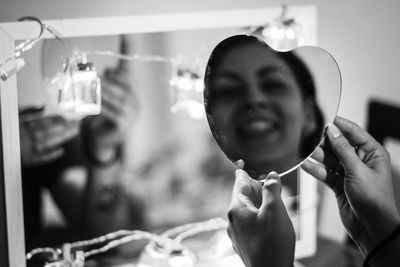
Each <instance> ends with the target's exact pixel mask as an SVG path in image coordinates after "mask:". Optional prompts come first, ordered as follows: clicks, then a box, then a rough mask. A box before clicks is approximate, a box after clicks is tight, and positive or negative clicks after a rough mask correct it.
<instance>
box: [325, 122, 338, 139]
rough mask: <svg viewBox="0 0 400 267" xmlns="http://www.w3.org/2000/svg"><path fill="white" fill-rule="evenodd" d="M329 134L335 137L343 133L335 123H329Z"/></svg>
mask: <svg viewBox="0 0 400 267" xmlns="http://www.w3.org/2000/svg"><path fill="white" fill-rule="evenodd" d="M328 134H329V135H330V136H331V137H333V138H338V137H339V136H340V135H341V133H340V130H339V129H338V128H337V127H336V126H335V125H334V124H329V125H328Z"/></svg>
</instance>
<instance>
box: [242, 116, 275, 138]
mask: <svg viewBox="0 0 400 267" xmlns="http://www.w3.org/2000/svg"><path fill="white" fill-rule="evenodd" d="M276 129H277V124H276V123H275V122H274V121H273V120H270V119H266V118H248V119H247V120H245V121H244V122H242V123H240V125H239V127H238V133H239V136H242V137H246V138H247V137H253V138H254V137H261V136H262V137H267V136H268V135H270V134H272V133H273V132H274V131H275V130H276Z"/></svg>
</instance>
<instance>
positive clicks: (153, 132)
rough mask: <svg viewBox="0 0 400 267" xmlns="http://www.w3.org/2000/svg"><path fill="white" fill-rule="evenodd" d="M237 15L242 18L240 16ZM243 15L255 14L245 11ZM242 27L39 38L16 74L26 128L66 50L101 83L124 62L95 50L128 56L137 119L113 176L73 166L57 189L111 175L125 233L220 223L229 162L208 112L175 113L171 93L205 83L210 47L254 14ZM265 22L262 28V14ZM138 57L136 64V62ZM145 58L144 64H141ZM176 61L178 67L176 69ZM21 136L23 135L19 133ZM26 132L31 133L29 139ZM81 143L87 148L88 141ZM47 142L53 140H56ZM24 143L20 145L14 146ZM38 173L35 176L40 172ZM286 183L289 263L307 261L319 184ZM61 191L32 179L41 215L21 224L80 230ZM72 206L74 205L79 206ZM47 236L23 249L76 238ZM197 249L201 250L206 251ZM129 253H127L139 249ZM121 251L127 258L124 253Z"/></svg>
mask: <svg viewBox="0 0 400 267" xmlns="http://www.w3.org/2000/svg"><path fill="white" fill-rule="evenodd" d="M266 10H268V9H266ZM271 10H272V11H271ZM271 10H270V11H269V12H272V13H270V14H271V15H270V16H271V19H273V18H275V17H276V16H279V14H280V9H279V8H273V9H271ZM289 10H292V12H293V13H292V15H293V16H294V17H296V18H298V19H299V21H300V22H303V24H304V26H303V28H302V30H303V31H304V36H306V39H307V41H306V43H307V44H309V45H316V39H317V38H316V11H315V9H314V8H313V7H296V8H294V9H289ZM258 11H259V10H258ZM258 11H257V12H258ZM242 12H243V14H246V11H245V10H244V11H242ZM247 12H249V14H252V13H251V11H250V10H249V11H247ZM205 18H206V17H205ZM242 19H243V21H242V23H241V25H236V24H233V25H231V26H229V25H221V26H220V27H218V26H213V27H210V26H207V23H204V27H201V26H200V25H201V23H199V26H198V27H197V28H196V27H192V29H190V27H189V29H185V27H184V26H181V28H180V27H178V26H176V28H173V27H172V30H169V29H164V28H163V27H161V26H160V30H159V31H157V30H149V32H138V33H132V32H134V31H127V32H121V30H118V31H116V32H115V33H114V34H112V33H111V31H109V30H107V34H102V33H99V34H98V36H93V34H90V33H87V34H81V33H82V32H84V30H82V29H76V31H79V32H81V33H80V34H77V35H74V29H69V30H68V34H67V36H66V37H65V39H64V40H62V41H60V40H56V39H49V40H43V41H42V42H41V44H40V45H39V46H38V47H37V48H35V49H34V50H32V53H34V55H33V56H29V57H27V60H26V64H27V66H26V67H25V69H24V70H23V71H21V72H20V73H19V74H18V102H19V103H18V105H19V107H20V109H21V110H25V109H26V108H28V113H27V114H31V115H32V114H33V116H27V117H25V118H27V119H26V122H27V124H29V123H31V122H32V121H35V120H36V119H37V116H35V115H34V114H39V113H40V112H43V111H42V110H40V109H37V108H34V109H32V108H31V107H38V106H40V105H41V104H43V103H45V102H46V101H47V100H46V98H47V96H48V91H47V90H48V89H49V88H51V86H50V85H49V84H50V81H51V79H54V78H55V77H57V74H58V73H60V72H62V70H63V63H65V60H64V59H65V58H68V57H69V56H70V55H71V53H72V51H73V49H72V47H73V46H77V47H79V49H81V50H83V51H88V53H87V60H88V61H89V62H92V63H93V64H94V66H95V68H96V71H97V73H98V75H99V77H100V78H101V77H102V76H103V75H106V73H107V72H110V71H114V70H116V69H118V68H119V67H121V59H120V58H118V57H115V56H110V55H100V54H101V53H99V52H101V51H103V52H104V51H107V52H110V53H111V54H112V53H114V54H125V55H126V59H128V58H130V60H124V63H123V68H124V69H125V76H124V79H125V80H126V82H127V83H129V85H130V88H131V89H132V95H131V96H130V98H129V99H132V101H133V105H132V106H131V108H132V109H130V112H132V113H134V114H133V115H134V116H132V118H131V119H132V121H131V124H129V127H127V128H126V132H125V135H124V137H126V139H125V143H124V146H123V149H122V150H121V151H120V153H121V154H122V158H123V165H122V167H121V168H120V169H118V170H116V169H113V168H111V169H110V170H108V169H107V167H102V166H101V165H98V166H96V167H94V168H93V169H91V170H90V171H87V170H83V169H82V168H80V167H79V166H75V165H74V163H71V167H72V168H70V169H69V170H68V171H66V172H65V173H63V174H62V175H61V179H64V180H65V184H64V185H65V186H67V187H69V189H71V188H74V187H79V186H83V187H85V184H86V183H87V180H86V178H87V177H91V179H96V175H98V176H99V179H98V181H100V182H101V183H103V184H107V183H112V180H113V179H117V178H116V177H114V175H118V179H121V181H123V185H124V189H126V192H127V194H128V195H129V197H131V199H133V200H134V201H133V202H132V203H133V204H132V205H131V210H130V211H131V212H132V214H133V216H134V217H135V216H136V217H135V218H136V219H137V220H136V221H135V222H133V223H132V224H131V227H132V228H135V229H138V230H145V231H149V232H153V233H161V232H163V231H165V230H167V229H171V228H173V227H176V226H180V225H184V224H187V223H193V222H199V221H205V220H208V219H211V218H215V217H221V218H225V217H226V210H227V208H228V205H229V201H230V194H231V190H232V185H233V182H234V169H235V166H234V165H233V164H232V163H231V162H230V160H229V159H227V158H226V156H225V155H224V154H223V152H222V151H221V150H220V148H219V146H218V144H217V143H216V141H215V140H214V137H213V135H212V133H211V131H210V129H209V126H208V124H207V120H206V117H205V113H204V112H203V111H200V113H199V111H198V110H196V107H198V106H196V105H195V106H194V110H190V108H188V107H187V106H179V103H177V99H176V95H177V94H179V93H180V92H177V90H179V89H177V88H176V86H175V85H176V83H175V84H174V79H175V82H176V79H177V78H180V77H181V76H182V75H183V74H182V73H184V72H185V71H186V70H190V74H191V75H192V77H195V78H196V77H197V76H198V77H197V78H199V79H200V80H201V81H202V79H203V75H204V72H205V68H206V65H207V60H208V58H209V56H210V53H211V51H212V50H213V49H214V47H215V46H216V45H217V44H218V43H219V42H220V41H222V40H223V39H225V38H226V37H228V36H231V35H236V34H242V33H246V32H245V30H246V29H247V28H246V27H248V26H254V25H253V24H254V23H255V22H254V21H255V18H254V16H253V18H251V15H250V17H249V18H248V20H249V24H246V22H245V21H246V19H244V18H243V17H242ZM266 20H267V21H268V15H267V16H266ZM225 23H226V22H225ZM155 28H156V27H155ZM60 32H62V30H60ZM100 32H101V30H100ZM85 35H88V37H85ZM121 47H124V48H121ZM28 53H29V52H28ZM110 53H108V54H110ZM135 56H138V57H143V58H142V60H141V59H140V58H139V59H136V60H133V57H135ZM146 56H150V57H148V58H147V60H146V58H145V57H146ZM63 60H64V61H63ZM177 61H179V62H181V63H182V64H176V62H177ZM30 70H31V71H30ZM33 74H34V75H33ZM38 77H39V78H38ZM174 86H175V87H174ZM198 95H199V94H198V93H197V94H196V93H193V94H192V95H191V96H186V97H192V98H193V100H196V101H197V100H199V98H198ZM200 95H202V93H201V94H200ZM174 97H175V98H174ZM200 104H202V103H200ZM29 112H31V113H29ZM37 112H39V113H37ZM44 112H46V111H44ZM196 112H197V113H196ZM49 114H51V113H49ZM83 120H85V119H83ZM21 122H23V120H21ZM23 130H24V129H20V131H21V132H23ZM71 131H72V130H71ZM25 132H27V133H28V134H29V133H30V134H32V133H33V131H25ZM64 134H65V133H64ZM71 134H72V133H71ZM85 138H86V139H85V140H91V139H93V138H95V137H92V136H86V137H85ZM54 142H57V139H55V141H54ZM22 145H24V144H22V143H21V146H22ZM73 160H77V158H74V159H73ZM73 160H72V162H73ZM23 164H24V163H23ZM41 171H43V172H44V176H46V175H45V174H46V172H47V171H46V170H43V169H42V170H41ZM53 171H57V166H56V167H53V169H51V170H49V171H48V173H51V172H53ZM30 174H32V173H30ZM22 175H24V171H23V173H22ZM35 175H36V176H37V175H39V176H41V175H43V173H42V174H37V173H35V174H34V176H35ZM85 177H86V178H85ZM46 179H47V178H46ZM95 182H97V181H95ZM95 182H94V183H95ZM283 183H284V184H285V185H286V189H287V190H284V199H285V200H286V204H287V206H288V208H289V211H290V214H291V217H292V219H293V222H294V225H295V229H296V232H297V239H298V240H297V245H296V257H297V258H301V257H305V256H309V255H312V254H313V253H314V252H315V246H316V243H315V242H316V208H317V192H316V191H317V190H316V183H315V181H314V180H313V179H310V178H309V177H307V175H306V174H304V173H303V172H301V171H298V172H297V173H296V175H295V177H294V178H292V179H283ZM33 184H35V185H33ZM37 185H39V186H37ZM86 186H87V184H86ZM60 188H61V187H57V186H54V183H53V181H48V180H46V181H43V180H40V183H36V181H35V180H33V179H32V180H30V181H29V185H28V187H26V188H25V189H24V190H25V191H30V190H31V189H32V191H34V190H40V191H38V192H40V194H39V195H35V196H34V198H32V199H30V200H29V201H28V203H29V204H32V205H35V204H34V201H42V204H40V207H42V209H41V210H40V209H38V206H33V207H34V208H33V209H29V211H28V213H27V212H25V214H24V216H25V218H26V219H27V221H33V220H34V218H31V217H30V216H40V220H41V222H40V223H41V224H42V225H44V226H45V228H46V229H47V230H52V229H54V228H55V227H57V228H59V227H64V228H65V227H66V225H67V224H71V223H72V224H74V227H80V226H79V222H77V221H75V220H74V219H71V217H69V216H72V217H73V216H75V217H76V214H74V212H75V210H78V209H74V207H70V206H68V204H66V203H65V202H68V201H71V199H72V198H73V197H74V196H73V195H68V194H67V193H66V192H62V190H61V189H60ZM89 191H90V190H89ZM116 192H118V191H116ZM24 194H25V193H24ZM98 194H102V195H103V200H104V198H106V200H105V201H107V197H108V198H109V200H110V199H111V200H110V201H112V200H113V198H114V197H116V196H115V195H114V194H115V191H107V190H106V191H100V192H98ZM37 197H39V198H40V200H39V199H38V198H37ZM35 198H36V199H35ZM68 198H70V199H68ZM26 199H27V198H26ZM60 199H63V200H60ZM65 200H67V201H65ZM80 200H82V199H80ZM72 202H73V203H79V201H78V202H74V201H72ZM72 202H70V203H72ZM81 204H82V205H85V203H81ZM75 207H76V206H75ZM63 209H64V210H63ZM100 209H101V207H100ZM68 214H72V215H68ZM78 217H79V216H78ZM107 219H108V220H109V219H110V218H107ZM71 220H72V221H71ZM105 221H106V220H105ZM124 227H125V226H124ZM28 228H29V227H28ZM32 229H35V228H32ZM104 229H107V227H105V228H104ZM117 229H118V228H117ZM117 229H114V230H117ZM92 230H94V229H92ZM48 233H50V234H48ZM48 233H47V235H48V236H47V237H45V238H42V236H39V235H37V236H36V234H39V233H35V232H34V233H32V236H33V237H32V244H31V245H30V248H34V247H46V246H49V245H53V244H55V243H51V242H53V241H51V238H54V237H56V238H55V239H56V242H66V241H68V242H71V241H74V240H76V238H75V237H74V236H72V235H69V234H66V233H68V232H63V235H62V234H60V235H59V236H56V234H54V233H55V232H51V231H49V232H48ZM35 236H36V237H35ZM63 238H65V239H64V240H60V239H63ZM212 238H213V237H212V236H207V237H206V240H207V242H208V243H207V242H206V243H207V244H208V245H207V246H208V248H210V247H212V246H211V244H212V242H210V241H209V240H212ZM214 238H216V237H215V236H214ZM200 240H201V239H200ZM214 240H216V239H214ZM192 241H193V240H192ZM196 242H197V247H202V245H200V246H199V245H198V244H199V242H200V241H199V240H194V241H193V242H192V245H193V244H194V246H196ZM200 243H201V242H200ZM204 244H205V243H203V248H202V249H203V250H205V249H206V248H205V247H204ZM131 249H132V250H131V251H134V250H135V249H137V248H131ZM127 250H128V254H129V249H127ZM135 253H137V251H136V252H135ZM208 266H211V265H208Z"/></svg>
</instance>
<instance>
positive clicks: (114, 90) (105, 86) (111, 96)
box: [87, 68, 137, 159]
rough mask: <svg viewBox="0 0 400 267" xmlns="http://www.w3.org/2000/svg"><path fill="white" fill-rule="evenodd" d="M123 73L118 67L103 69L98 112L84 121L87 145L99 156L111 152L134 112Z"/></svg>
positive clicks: (135, 105)
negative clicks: (100, 104) (100, 102)
mask: <svg viewBox="0 0 400 267" xmlns="http://www.w3.org/2000/svg"><path fill="white" fill-rule="evenodd" d="M125 73H126V70H125V69H122V68H117V69H108V70H106V71H105V73H104V75H103V77H102V97H101V99H102V108H101V114H100V115H98V116H94V117H91V118H89V119H88V121H87V123H88V127H87V129H88V131H89V132H88V134H89V136H90V139H89V140H90V144H89V147H90V149H91V152H92V153H93V154H94V155H96V157H97V158H99V159H102V158H103V159H104V157H106V158H107V157H112V156H114V153H115V152H116V151H115V147H116V145H119V144H121V143H122V142H123V140H124V139H125V134H126V131H127V129H128V128H129V126H130V125H131V123H132V122H133V118H134V116H135V115H136V113H137V110H136V109H137V103H136V102H137V100H136V98H135V95H134V93H133V90H132V88H131V86H130V85H129V83H128V81H127V77H126V75H125ZM111 155H112V156H111Z"/></svg>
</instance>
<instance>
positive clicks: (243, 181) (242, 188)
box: [232, 169, 251, 198]
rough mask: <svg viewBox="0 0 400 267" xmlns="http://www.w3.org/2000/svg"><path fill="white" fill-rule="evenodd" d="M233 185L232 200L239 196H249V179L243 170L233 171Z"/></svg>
mask: <svg viewBox="0 0 400 267" xmlns="http://www.w3.org/2000/svg"><path fill="white" fill-rule="evenodd" d="M235 176H236V179H235V184H234V185H233V190H232V198H235V197H236V196H238V195H239V194H244V195H246V196H247V195H249V194H251V182H250V180H251V178H250V176H249V175H248V174H247V172H245V171H244V170H241V169H237V170H236V171H235Z"/></svg>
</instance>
